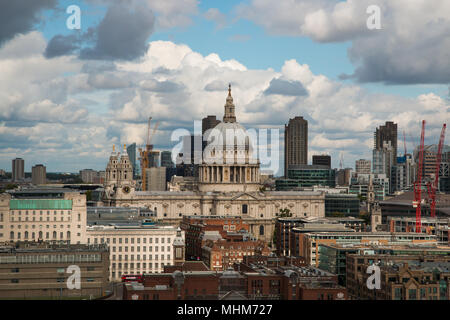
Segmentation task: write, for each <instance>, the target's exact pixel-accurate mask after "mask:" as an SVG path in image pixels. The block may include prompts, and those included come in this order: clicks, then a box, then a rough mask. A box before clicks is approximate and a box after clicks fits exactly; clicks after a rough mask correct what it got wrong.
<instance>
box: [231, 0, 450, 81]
mask: <svg viewBox="0 0 450 320" xmlns="http://www.w3.org/2000/svg"><path fill="white" fill-rule="evenodd" d="M371 5H377V6H378V7H379V8H380V10H381V29H380V30H377V29H375V30H369V29H368V28H367V19H368V18H369V16H370V14H368V13H367V11H366V10H367V8H368V7H369V6H371ZM237 12H238V14H239V16H240V17H242V18H245V19H249V20H252V21H254V22H255V23H257V24H259V25H261V26H263V27H264V28H265V30H266V31H267V32H269V33H271V34H277V35H290V36H301V37H304V36H305V37H310V38H311V39H313V40H315V41H317V42H342V41H351V43H352V45H351V47H350V49H349V58H350V60H351V62H352V63H353V64H354V66H355V72H354V73H353V74H350V75H345V74H343V75H342V77H341V79H349V78H351V79H356V80H357V81H359V82H383V83H387V84H393V83H395V84H413V83H414V84H417V83H448V82H450V59H448V52H449V51H450V36H449V35H450V18H449V16H448V12H450V2H449V1H446V0H433V1H422V0H397V1H390V0H346V1H338V0H286V1H282V2H274V1H268V0H252V1H251V3H250V4H243V5H239V6H238V8H237Z"/></svg>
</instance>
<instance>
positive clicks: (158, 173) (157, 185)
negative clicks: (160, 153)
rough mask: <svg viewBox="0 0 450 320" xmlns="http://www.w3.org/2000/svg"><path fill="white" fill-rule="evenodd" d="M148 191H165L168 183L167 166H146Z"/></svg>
mask: <svg viewBox="0 0 450 320" xmlns="http://www.w3.org/2000/svg"><path fill="white" fill-rule="evenodd" d="M145 174H146V175H147V179H146V182H147V191H165V190H166V188H167V185H166V167H157V168H146V169H145Z"/></svg>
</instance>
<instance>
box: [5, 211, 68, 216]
mask: <svg viewBox="0 0 450 320" xmlns="http://www.w3.org/2000/svg"><path fill="white" fill-rule="evenodd" d="M60 212H61V214H64V213H67V214H71V213H72V211H71V210H68V211H63V210H61V211H60ZM15 213H17V214H19V215H20V214H22V211H21V210H18V211H14V210H12V211H11V214H15ZM23 213H25V214H28V210H25V211H24V212H23ZM30 213H32V214H36V211H35V210H33V211H32V212H30ZM53 213H54V214H58V211H56V210H55V211H53ZM39 214H40V215H42V214H43V211H42V210H40V211H39ZM47 214H50V211H49V210H47Z"/></svg>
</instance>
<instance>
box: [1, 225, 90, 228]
mask: <svg viewBox="0 0 450 320" xmlns="http://www.w3.org/2000/svg"><path fill="white" fill-rule="evenodd" d="M66 226H67V229H70V227H71V225H70V224H68V225H66ZM36 227H37V226H36V225H34V224H33V225H32V226H31V229H36ZM43 227H44V226H43V225H39V229H42V228H43ZM10 228H11V229H14V225H13V224H12V225H10ZM45 228H46V229H50V225H48V224H47V225H46V226H45ZM60 228H61V229H64V225H62V224H61V225H60ZM77 228H78V229H81V224H79V225H77ZM17 229H22V225H20V224H19V225H18V226H17ZM25 229H28V225H25ZM53 229H56V224H54V225H53Z"/></svg>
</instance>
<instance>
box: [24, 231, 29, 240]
mask: <svg viewBox="0 0 450 320" xmlns="http://www.w3.org/2000/svg"><path fill="white" fill-rule="evenodd" d="M24 239H28V231H25V237H24Z"/></svg>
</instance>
